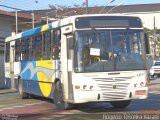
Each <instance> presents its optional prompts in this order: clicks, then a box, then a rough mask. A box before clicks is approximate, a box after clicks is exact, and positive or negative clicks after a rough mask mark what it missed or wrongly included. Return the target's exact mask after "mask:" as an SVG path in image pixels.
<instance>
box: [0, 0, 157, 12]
mask: <svg viewBox="0 0 160 120" xmlns="http://www.w3.org/2000/svg"><path fill="white" fill-rule="evenodd" d="M85 1H86V0H0V10H6V11H12V10H13V9H7V8H6V7H2V5H4V6H9V7H14V8H18V9H22V10H38V9H49V4H50V5H64V6H71V7H73V5H74V4H79V5H80V4H82V3H84V2H85ZM110 1H113V2H112V3H109V2H110ZM150 3H160V0H88V5H89V6H95V5H99V6H105V5H107V6H109V5H118V4H121V5H130V4H150Z"/></svg>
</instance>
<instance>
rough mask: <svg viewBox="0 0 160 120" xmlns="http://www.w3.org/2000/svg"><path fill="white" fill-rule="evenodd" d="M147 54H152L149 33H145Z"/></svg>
mask: <svg viewBox="0 0 160 120" xmlns="http://www.w3.org/2000/svg"><path fill="white" fill-rule="evenodd" d="M144 41H145V49H146V54H150V46H149V37H148V34H147V33H144Z"/></svg>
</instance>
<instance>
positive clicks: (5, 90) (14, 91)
mask: <svg viewBox="0 0 160 120" xmlns="http://www.w3.org/2000/svg"><path fill="white" fill-rule="evenodd" d="M16 92H18V91H17V90H11V89H3V90H0V95H1V94H9V93H16Z"/></svg>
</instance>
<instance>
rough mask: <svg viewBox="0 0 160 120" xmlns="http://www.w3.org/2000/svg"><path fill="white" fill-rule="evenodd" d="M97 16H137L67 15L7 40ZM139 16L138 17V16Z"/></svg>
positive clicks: (120, 15)
mask: <svg viewBox="0 0 160 120" xmlns="http://www.w3.org/2000/svg"><path fill="white" fill-rule="evenodd" d="M94 16H95V17H96V16H113V17H114V16H119V17H126V16H127V17H136V16H131V15H122V14H116V15H115V14H85V15H75V16H70V17H67V18H63V19H59V20H57V21H55V22H52V23H49V24H45V25H42V26H39V27H36V28H33V29H30V30H27V31H24V32H21V33H19V34H17V35H13V36H10V37H7V38H6V40H5V42H8V41H13V40H16V39H19V38H24V37H27V36H31V35H35V34H38V33H40V32H44V31H47V30H49V29H54V28H57V27H60V26H63V25H66V24H69V23H70V22H71V21H74V20H75V19H76V18H77V17H94ZM136 18H138V17H136ZM62 21H64V22H62Z"/></svg>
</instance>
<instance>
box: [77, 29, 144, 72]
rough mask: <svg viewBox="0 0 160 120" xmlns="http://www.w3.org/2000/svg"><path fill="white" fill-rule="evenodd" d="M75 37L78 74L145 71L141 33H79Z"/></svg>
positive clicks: (124, 31) (134, 31)
mask: <svg viewBox="0 0 160 120" xmlns="http://www.w3.org/2000/svg"><path fill="white" fill-rule="evenodd" d="M75 38H76V48H75V55H76V57H75V72H106V71H116V70H117V71H121V70H140V69H145V64H144V63H145V62H144V59H143V58H144V55H143V54H142V53H143V52H142V50H143V49H142V39H143V32H142V31H138V30H112V31H111V30H103V31H77V32H76V33H75Z"/></svg>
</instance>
